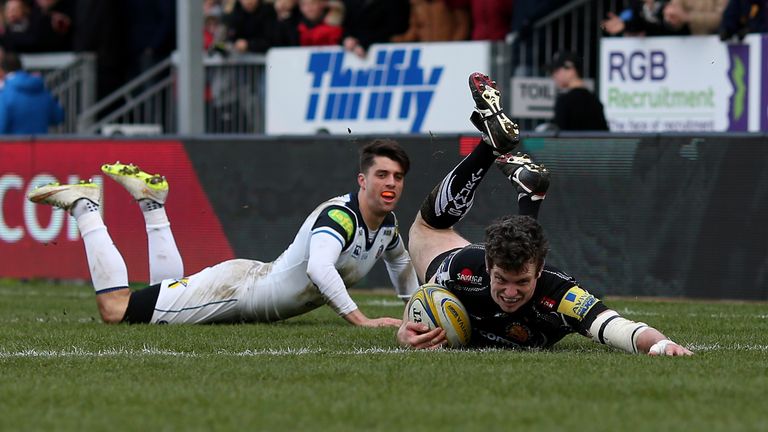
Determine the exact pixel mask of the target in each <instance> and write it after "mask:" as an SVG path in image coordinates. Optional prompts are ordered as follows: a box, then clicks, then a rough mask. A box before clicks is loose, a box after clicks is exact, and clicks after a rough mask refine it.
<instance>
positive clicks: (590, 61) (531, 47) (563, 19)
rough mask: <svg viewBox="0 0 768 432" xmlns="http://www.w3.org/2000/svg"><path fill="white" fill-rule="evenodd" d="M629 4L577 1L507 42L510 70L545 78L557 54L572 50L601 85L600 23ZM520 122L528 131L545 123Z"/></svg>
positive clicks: (615, 0) (587, 75)
mask: <svg viewBox="0 0 768 432" xmlns="http://www.w3.org/2000/svg"><path fill="white" fill-rule="evenodd" d="M628 4H629V1H628V0H574V1H572V2H570V3H568V4H566V5H565V6H563V7H561V8H560V9H558V10H556V11H554V12H552V13H550V14H549V15H547V16H545V17H543V18H542V19H540V20H538V21H537V22H536V23H535V24H534V25H533V27H532V31H531V33H530V35H527V37H525V38H522V37H521V35H519V34H516V33H512V34H510V35H509V36H508V37H507V43H506V45H507V49H508V56H506V57H505V58H506V60H507V61H509V62H510V65H509V66H508V68H509V70H510V72H511V74H512V75H515V76H523V77H541V76H544V75H545V74H546V65H547V63H549V62H550V61H551V59H552V56H553V55H554V54H555V53H556V52H558V51H571V52H575V53H578V54H579V55H581V56H582V58H583V75H584V78H591V79H595V82H597V79H596V78H597V71H598V69H599V65H598V61H599V49H600V39H601V37H602V30H601V28H600V23H601V21H602V20H603V19H605V17H606V15H607V13H608V12H609V11H611V12H616V13H619V12H620V11H621V10H622V9H624V8H625V7H627V5H628ZM497 67H498V65H497ZM505 76H509V75H505ZM596 90H597V89H596ZM510 93H511V92H507V93H506V94H507V95H509V94H510ZM507 103H508V105H507V106H511V101H507ZM518 120H520V123H521V126H523V128H524V129H532V128H533V127H534V126H535V125H536V124H538V123H539V122H541V120H534V119H518Z"/></svg>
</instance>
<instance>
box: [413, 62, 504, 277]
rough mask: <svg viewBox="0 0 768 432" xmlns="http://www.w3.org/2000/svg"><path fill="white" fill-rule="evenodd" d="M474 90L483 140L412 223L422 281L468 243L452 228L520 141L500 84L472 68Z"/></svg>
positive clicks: (416, 265)
mask: <svg viewBox="0 0 768 432" xmlns="http://www.w3.org/2000/svg"><path fill="white" fill-rule="evenodd" d="M469 89H470V92H471V93H472V98H473V99H474V101H475V110H474V111H473V113H472V116H471V117H470V119H471V121H472V123H473V124H475V126H476V127H477V128H478V129H479V130H480V131H481V132H482V133H483V139H482V140H481V142H480V144H479V145H477V146H476V147H475V149H474V150H473V151H472V152H471V153H470V154H469V155H467V157H465V158H464V159H463V160H462V161H461V162H459V164H458V165H457V166H456V167H455V168H454V169H453V170H452V171H451V172H449V173H448V175H446V176H445V178H443V180H442V181H441V182H440V184H438V185H437V186H436V187H435V188H434V189H433V190H432V192H431V193H430V194H429V196H428V197H427V198H426V199H425V200H424V203H423V204H422V206H421V210H420V212H419V214H417V215H416V220H415V221H414V223H413V225H411V229H410V231H409V240H410V241H409V244H408V250H409V252H410V254H411V261H412V262H413V265H414V268H415V269H416V274H417V275H418V276H419V279H420V280H421V281H422V282H424V281H425V280H424V279H425V273H426V270H427V267H428V266H429V264H430V263H431V262H432V261H433V260H434V259H435V258H436V257H437V256H438V255H440V254H442V253H444V252H446V251H449V250H451V249H455V248H460V247H464V246H466V245H467V244H469V242H468V241H467V240H466V239H464V238H463V237H461V236H460V235H459V234H458V233H457V232H456V231H454V230H453V228H452V227H453V225H455V224H456V223H457V222H458V221H460V220H461V219H462V218H463V217H464V215H465V214H466V213H467V212H468V211H469V209H470V208H472V203H473V200H474V196H475V191H476V190H477V187H478V186H479V185H480V181H481V180H482V179H483V178H484V177H485V175H486V173H487V172H488V170H489V168H490V167H491V166H492V165H493V163H494V161H495V160H496V158H497V157H498V156H500V155H501V154H504V153H508V152H510V151H512V150H514V149H515V147H516V146H517V144H518V142H519V136H518V133H519V130H518V127H517V125H516V124H515V123H513V122H512V121H511V120H509V118H508V117H507V116H506V114H504V111H503V110H502V108H501V93H500V92H499V91H498V90H497V89H496V83H495V82H493V81H491V79H490V78H488V76H486V75H483V74H480V73H473V74H472V75H470V77H469Z"/></svg>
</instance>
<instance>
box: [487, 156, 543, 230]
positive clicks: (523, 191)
mask: <svg viewBox="0 0 768 432" xmlns="http://www.w3.org/2000/svg"><path fill="white" fill-rule="evenodd" d="M496 166H497V167H499V169H500V170H501V172H502V173H504V176H505V177H506V178H507V179H509V181H510V182H512V184H513V185H514V186H515V187H516V188H517V205H518V207H519V214H520V215H525V216H531V217H533V218H534V219H536V218H538V217H539V207H541V203H542V201H543V200H544V198H545V197H546V195H547V189H549V170H547V168H545V167H544V165H536V164H535V163H533V161H532V160H531V157H530V156H528V155H527V154H521V153H517V154H515V155H513V154H511V153H508V154H505V155H502V156H499V157H498V158H497V159H496Z"/></svg>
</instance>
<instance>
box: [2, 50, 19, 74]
mask: <svg viewBox="0 0 768 432" xmlns="http://www.w3.org/2000/svg"><path fill="white" fill-rule="evenodd" d="M0 68H2V69H3V71H5V73H11V72H14V71H17V70H21V59H19V56H18V54H16V53H15V52H13V51H6V52H5V53H3V60H2V61H1V62H0Z"/></svg>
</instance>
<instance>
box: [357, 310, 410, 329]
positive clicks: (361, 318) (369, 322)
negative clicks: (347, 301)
mask: <svg viewBox="0 0 768 432" xmlns="http://www.w3.org/2000/svg"><path fill="white" fill-rule="evenodd" d="M343 317H344V319H345V320H347V322H349V323H350V324H353V325H356V326H362V327H399V326H400V323H401V321H400V320H399V319H397V318H390V317H381V318H368V317H367V316H365V314H364V313H362V312H360V309H355V310H353V311H352V312H350V313H348V314H346V315H343Z"/></svg>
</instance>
